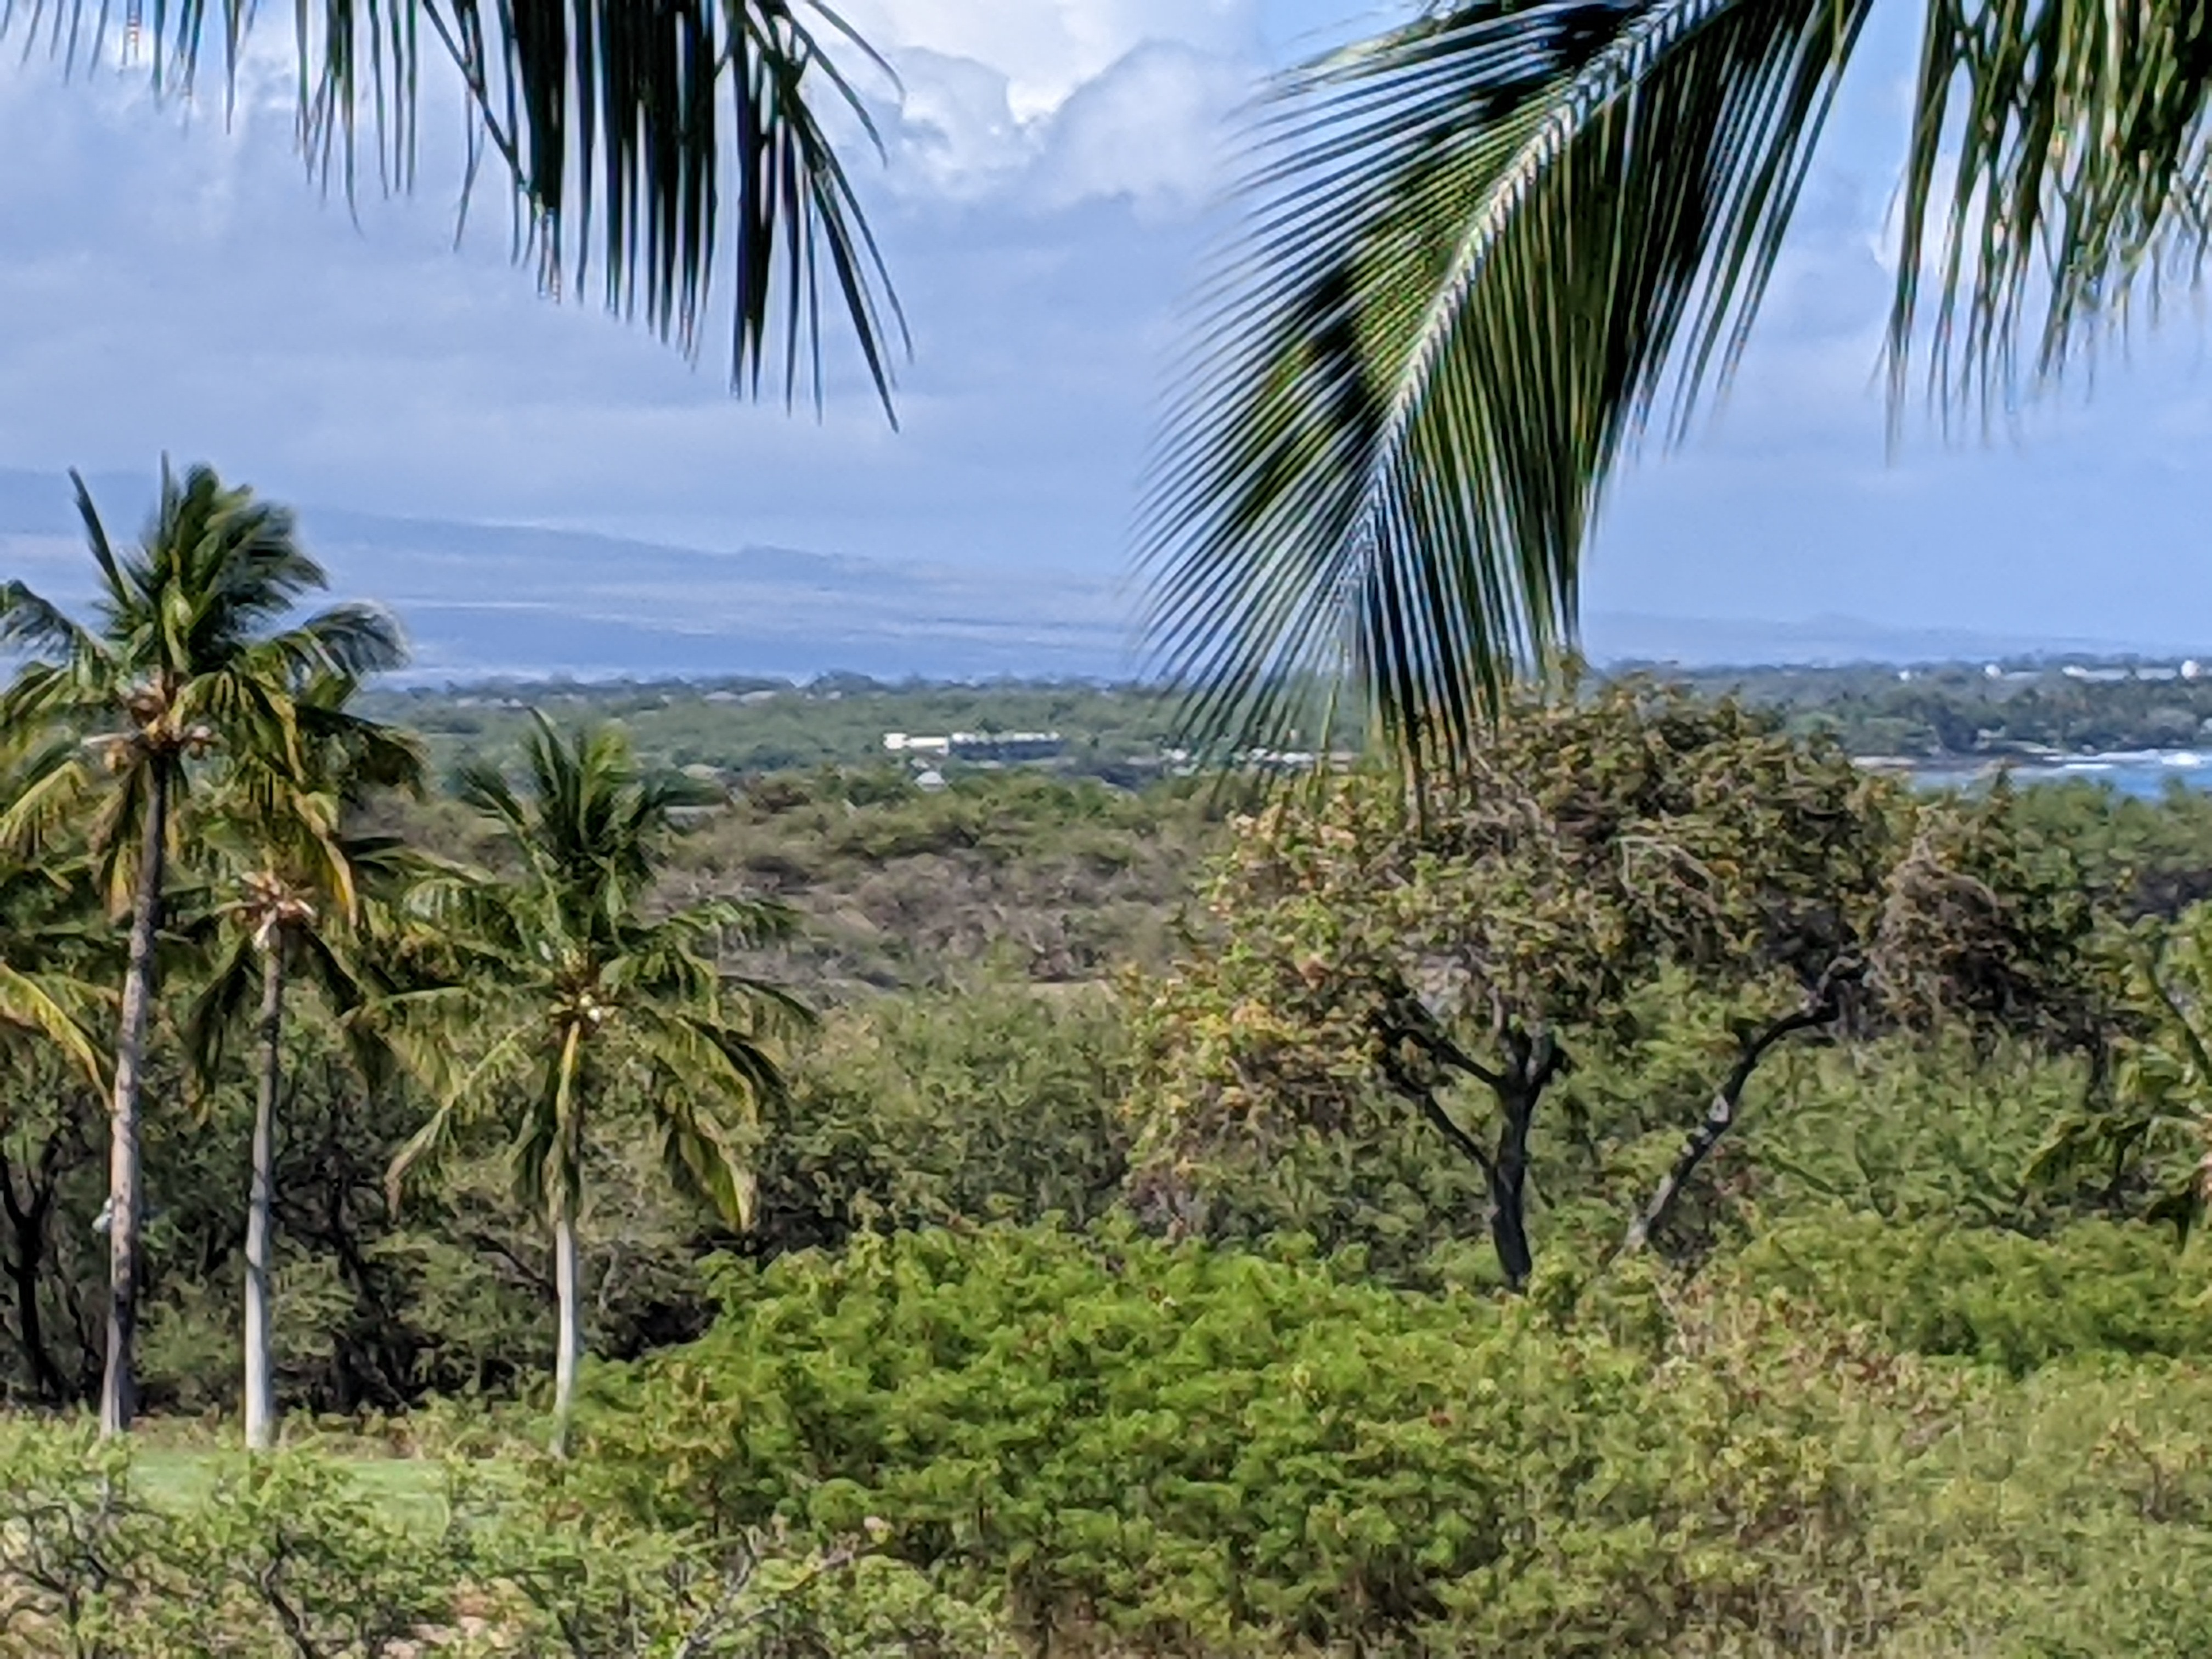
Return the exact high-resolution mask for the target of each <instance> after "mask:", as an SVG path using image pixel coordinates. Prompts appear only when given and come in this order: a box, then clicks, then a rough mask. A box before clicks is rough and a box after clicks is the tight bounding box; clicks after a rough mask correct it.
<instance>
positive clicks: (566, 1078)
mask: <svg viewBox="0 0 2212 1659" xmlns="http://www.w3.org/2000/svg"><path fill="white" fill-rule="evenodd" d="M582 1038H583V1030H582V1028H581V1027H580V1026H579V1025H574V1024H571V1025H570V1026H569V1027H568V1035H567V1036H565V1037H563V1038H562V1043H561V1073H560V1076H559V1077H558V1079H556V1082H555V1084H554V1089H555V1096H554V1100H555V1105H554V1124H555V1129H554V1144H553V1154H552V1155H553V1158H554V1159H555V1164H556V1167H555V1169H554V1170H553V1194H552V1197H553V1293H554V1296H555V1298H556V1301H557V1303H558V1304H559V1305H558V1309H557V1310H556V1322H557V1329H556V1335H555V1346H554V1352H553V1455H555V1456H556V1457H566V1456H567V1455H568V1425H569V1421H570V1419H572V1418H573V1417H574V1415H575V1410H576V1368H577V1366H578V1365H579V1364H580V1363H581V1362H582V1360H583V1357H584V1325H583V1310H582V1307H581V1300H582V1271H581V1270H582V1260H581V1255H582V1253H581V1251H580V1249H579V1248H578V1246H577V1243H576V1207H577V1198H578V1188H580V1185H581V1184H582V1180H583V1171H582V1170H580V1169H579V1168H578V1167H577V1159H578V1154H579V1151H580V1147H581V1144H582V1139H583V1138H582V1136H581V1135H580V1134H577V1133H574V1112H575V1106H576V1062H577V1058H578V1050H579V1048H580V1045H581V1042H582Z"/></svg>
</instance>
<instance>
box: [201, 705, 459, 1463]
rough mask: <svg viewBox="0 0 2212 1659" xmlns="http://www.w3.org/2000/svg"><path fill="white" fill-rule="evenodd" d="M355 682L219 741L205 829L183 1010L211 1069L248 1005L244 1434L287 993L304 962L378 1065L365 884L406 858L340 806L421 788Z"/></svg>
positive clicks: (403, 871)
mask: <svg viewBox="0 0 2212 1659" xmlns="http://www.w3.org/2000/svg"><path fill="white" fill-rule="evenodd" d="M355 690H356V683H355V682H354V681H353V680H352V679H350V678H345V677H341V676H336V675H325V676H322V677H320V678H317V679H316V680H314V681H313V683H311V684H308V685H307V686H305V687H303V688H302V689H301V692H300V694H299V695H298V696H297V697H296V698H295V702H294V713H295V732H294V734H293V741H291V742H289V743H288V744H261V745H257V746H255V747H253V748H251V749H246V750H241V751H240V752H237V753H234V754H233V755H231V756H229V757H228V763H227V764H226V765H225V766H224V767H223V769H222V776H221V778H220V779H219V781H218V783H217V787H216V791H215V800H214V803H213V809H212V811H211V812H210V814H209V818H210V834H209V836H208V837H207V839H208V840H209V841H210V843H211V844H212V845H213V846H214V847H215V848H218V849H219V850H220V852H221V854H222V866H223V869H222V875H221V877H220V878H218V884H217V891H218V895H219V897H218V901H217V903H216V908H215V909H214V911H213V912H212V915H211V917H210V920H212V921H215V922H216V924H217V933H216V939H217V943H216V950H215V952H214V959H213V961H212V963H211V964H210V972H209V975H208V978H207V981H206V982H205V984H204V986H203V987H201V990H200V993H199V994H198V996H197V998H196V999H195V1000H194V1001H193V1005H192V1008H191V1013H190V1015H189V1017H188V1018H187V1019H186V1021H185V1047H186V1049H187V1052H188V1054H189V1055H190V1056H191V1060H192V1061H193V1064H194V1069H195V1070H196V1072H197V1073H198V1074H199V1075H200V1076H201V1077H202V1078H203V1079H205V1078H209V1077H212V1076H213V1075H215V1074H216V1072H217V1071H218V1069H219V1068H220V1066H221V1062H222V1054H223V1049H224V1047H225V1044H226V1040H227V1038H228V1034H229V1032H230V1031H231V1030H232V1029H234V1027H235V1026H237V1025H239V1024H243V1023H244V1022H245V1019H246V1013H247V1011H248V1010H249V1009H251V1010H252V1011H253V1031H254V1037H253V1041H254V1049H255V1054H254V1111H253V1136H252V1171H251V1175H250V1184H249V1191H248V1197H247V1204H246V1276H245V1306H244V1315H245V1317H244V1364H243V1387H242V1390H241V1398H242V1401H243V1403H244V1409H243V1417H244V1427H245V1437H246V1446H247V1447H248V1448H249V1449H252V1450H256V1451H259V1450H264V1449H267V1448H269V1447H270V1446H271V1445H273V1444H274V1443H276V1420H277V1406H276V1361H275V1354H274V1350H273V1347H272V1342H271V1335H272V1328H271V1319H272V1314H271V1309H270V1289H271V1272H272V1260H273V1253H274V1249H275V1231H276V1226H275V1205H276V1109H277V1103H278V1100H279V1097H280V1096H281V1094H282V1091H283V1081H284V1048H283V1036H284V1013H285V1000H286V995H287V993H288V991H289V989H290V987H291V985H292V982H293V981H295V979H298V978H302V977H304V978H305V979H306V980H307V981H308V982H309V983H310V984H311V985H312V986H313V987H314V988H315V989H316V990H317V991H318V992H319V994H320V995H321V997H322V999H323V1000H324V1002H325V1004H326V1005H327V1006H328V1007H329V1009H330V1010H331V1013H332V1014H333V1015H335V1016H337V1018H338V1019H339V1020H340V1022H341V1024H340V1029H341V1030H343V1031H344V1032H345V1033H347V1034H348V1036H349V1037H350V1038H351V1039H352V1047H353V1048H354V1050H355V1054H356V1060H357V1062H358V1064H359V1065H360V1067H361V1069H362V1072H363V1073H365V1074H366V1075H367V1076H368V1077H369V1078H370V1079H372V1080H373V1079H376V1078H378V1077H380V1075H381V1074H382V1072H383V1070H384V1067H383V1066H382V1064H381V1061H382V1058H383V1057H382V1055H381V1054H380V1052H379V1050H378V1047H377V1045H376V1044H375V1042H374V1031H373V1030H372V1029H371V1028H370V1027H369V1026H368V1025H367V1024H363V1023H362V1022H360V1021H358V1020H351V1019H349V1018H347V1017H348V1016H349V1015H352V1014H355V1013H356V1012H358V1011H359V1010H361V1009H362V1007H363V1006H366V1004H367V1003H368V1000H369V999H370V998H371V997H372V996H373V995H374V994H375V993H376V992H377V990H378V989H379V988H380V985H379V975H378V973H377V969H376V965H375V952H374V945H370V946H369V947H368V949H366V950H365V949H363V948H362V931H363V929H362V924H363V921H364V899H365V897H366V896H368V895H366V894H365V893H364V889H374V888H381V889H384V890H386V892H385V893H381V894H378V895H376V896H377V897H379V898H380V899H381V900H382V902H385V903H386V904H388V903H389V902H391V896H392V895H393V894H396V893H397V892H398V891H401V890H404V885H405V884H406V882H407V881H408V879H409V878H410V874H411V873H412V871H413V866H414V864H415V860H412V859H410V856H409V854H408V852H407V849H406V848H405V846H404V843H403V842H400V841H399V840H398V838H397V837H393V836H363V835H361V834H358V833H355V832H354V831H353V830H352V829H351V828H350V826H349V823H348V818H349V816H350V815H352V814H353V813H354V811H355V809H356V808H358V807H359V806H360V805H361V804H362V801H363V799H364V798H365V797H366V796H368V794H369V793H371V792H374V791H376V790H385V789H397V788H415V787H419V786H420V783H421V781H422V755H421V752H420V750H419V749H418V747H417V746H416V744H415V743H414V742H413V741H412V740H411V739H410V738H407V737H405V736H404V735H403V734H401V733H399V732H395V731H393V730H392V729H391V728H390V727H387V726H381V725H380V724H378V723H377V722H375V721H374V720H367V719H364V718H362V716H360V715H358V714H354V713H352V712H351V711H350V710H349V708H347V704H348V702H349V701H350V700H351V698H352V696H353V694H354V691H355Z"/></svg>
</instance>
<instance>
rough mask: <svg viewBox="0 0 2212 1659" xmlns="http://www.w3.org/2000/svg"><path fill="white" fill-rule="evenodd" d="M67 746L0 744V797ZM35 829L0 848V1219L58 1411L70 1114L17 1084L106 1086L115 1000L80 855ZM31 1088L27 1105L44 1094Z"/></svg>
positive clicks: (29, 1366) (33, 1365) (21, 1309)
mask: <svg viewBox="0 0 2212 1659" xmlns="http://www.w3.org/2000/svg"><path fill="white" fill-rule="evenodd" d="M68 747H69V746H68V745H67V744H62V743H57V742H53V741H47V742H44V743H36V744H33V745H32V746H30V747H28V748H26V747H24V746H23V744H21V742H20V741H17V742H9V741H7V740H6V739H4V738H0V801H13V800H15V799H20V798H21V796H22V795H23V793H25V792H27V790H29V789H31V788H33V787H35V786H36V785H38V784H39V783H40V781H42V780H43V779H44V777H45V775H46V774H47V773H49V772H50V771H52V769H54V768H55V767H57V766H58V765H62V764H65V763H66V761H67V759H68ZM32 830H33V833H31V834H29V835H28V836H26V837H24V838H21V839H19V840H18V841H17V842H15V844H13V845H10V846H8V847H6V848H0V1063H4V1064H5V1065H6V1066H8V1068H9V1085H10V1086H9V1089H8V1090H7V1092H6V1095H5V1096H0V1214H4V1216H5V1218H6V1221H7V1225H8V1229H9V1232H10V1233H12V1234H13V1235H14V1237H13V1239H12V1246H11V1248H10V1249H9V1250H8V1251H7V1252H6V1261H7V1267H8V1274H9V1279H11V1280H12V1281H13V1284H14V1287H15V1328H16V1334H17V1335H18V1337H19V1338H20V1346H21V1348H22V1351H23V1360H24V1364H25V1368H26V1370H27V1375H28V1381H29V1382H30V1384H31V1387H32V1389H33V1390H34V1392H35V1393H36V1394H37V1395H38V1396H39V1397H40V1399H42V1400H44V1401H46V1402H48V1403H49V1404H53V1405H58V1404H60V1403H61V1401H63V1399H64V1397H65V1395H66V1393H67V1387H68V1385H67V1383H65V1382H64V1378H63V1376H62V1373H61V1370H60V1368H59V1367H58V1365H56V1364H55V1363H54V1359H53V1356H52V1354H51V1353H49V1352H47V1349H46V1337H45V1333H44V1329H43V1323H44V1322H43V1318H42V1312H41V1309H40V1298H39V1279H40V1273H41V1271H42V1268H43V1265H44V1261H45V1258H46V1251H47V1249H48V1246H49V1244H50V1242H51V1239H50V1234H49V1225H50V1222H51V1218H52V1211H53V1205H54V1200H55V1197H56V1194H57V1190H58V1185H57V1181H58V1160H59V1158H61V1156H62V1154H63V1152H64V1149H65V1147H66V1146H68V1144H69V1143H70V1139H72V1137H73V1134H74V1132H75V1127H76V1115H75V1113H74V1111H72V1110H69V1109H64V1110H63V1111H62V1112H61V1113H59V1114H58V1121H55V1119H52V1118H46V1115H45V1114H42V1113H41V1112H40V1110H39V1109H37V1107H36V1106H30V1107H29V1109H26V1104H27V1103H26V1100H25V1098H24V1092H25V1091H23V1090H22V1085H23V1079H24V1076H25V1074H26V1073H27V1072H28V1071H30V1069H31V1068H33V1067H34V1066H49V1067H50V1066H51V1063H52V1060H55V1059H58V1060H59V1061H60V1062H61V1065H62V1066H63V1067H64V1076H65V1077H73V1078H74V1079H76V1083H77V1084H79V1085H81V1086H82V1087H83V1088H85V1089H87V1090H88V1091H91V1092H92V1093H93V1094H95V1095H96V1094H98V1093H100V1091H102V1090H103V1089H104V1088H105V1087H106V1076H105V1067H104V1063H103V1061H102V1060H101V1058H100V1040H99V1038H98V1037H97V1036H94V1026H95V1025H96V1024H104V1023H105V1020H106V1016H107V1014H108V1013H109V1012H110V1011H111V1009H112V1004H113V1001H114V994H113V992H112V989H109V988H106V987H104V984H103V976H104V972H105V969H106V965H107V962H108V959H109V958H110V957H112V949H111V948H110V947H111V945H112V931H111V930H109V929H107V928H106V927H104V926H102V925H101V924H102V921H103V919H102V918H101V917H100V915H99V909H98V906H97V905H96V904H95V903H94V902H93V894H92V891H91V884H90V882H89V880H88V872H87V870H86V867H85V863H84V860H83V858H82V855H81V854H82V849H81V848H77V847H76V846H74V845H72V844H71V843H70V840H69V838H68V836H67V834H66V827H65V826H64V824H62V823H59V822H52V823H47V824H45V825H39V826H32ZM47 1074H48V1075H49V1076H51V1074H52V1073H51V1071H49V1072H48V1073H47ZM27 1092H28V1094H29V1096H30V1097H31V1098H33V1099H35V1098H36V1097H37V1096H38V1094H39V1093H40V1092H41V1091H36V1090H33V1091H27ZM72 1092H73V1087H72ZM73 1104H74V1102H72V1105H73ZM42 1119H44V1120H45V1121H41V1120H42ZM19 1138H20V1139H21V1141H22V1142H23V1143H24V1144H25V1150H24V1157H23V1164H22V1170H21V1176H22V1179H21V1187H20V1188H19V1187H18V1183H17V1170H16V1168H15V1163H14V1159H13V1158H12V1157H11V1155H10V1154H11V1152H12V1151H13V1148H12V1147H11V1146H9V1145H8V1144H7V1143H9V1142H11V1141H17V1140H18V1139H19Z"/></svg>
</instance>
